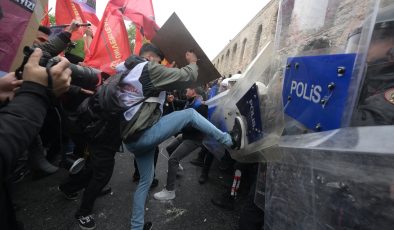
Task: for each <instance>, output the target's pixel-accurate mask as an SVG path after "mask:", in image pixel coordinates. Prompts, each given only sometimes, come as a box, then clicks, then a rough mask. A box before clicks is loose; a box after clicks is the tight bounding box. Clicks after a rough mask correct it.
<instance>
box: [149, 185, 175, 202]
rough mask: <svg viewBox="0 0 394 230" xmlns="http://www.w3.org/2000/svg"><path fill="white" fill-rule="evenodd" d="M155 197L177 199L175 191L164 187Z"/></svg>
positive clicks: (158, 198)
mask: <svg viewBox="0 0 394 230" xmlns="http://www.w3.org/2000/svg"><path fill="white" fill-rule="evenodd" d="M153 197H154V198H155V199H156V200H173V199H175V191H168V190H167V189H165V188H164V189H163V190H161V192H158V193H155V194H154V195H153Z"/></svg>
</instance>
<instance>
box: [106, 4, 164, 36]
mask: <svg viewBox="0 0 394 230" xmlns="http://www.w3.org/2000/svg"><path fill="white" fill-rule="evenodd" d="M109 4H112V5H114V6H116V7H119V8H122V13H123V15H124V16H125V17H127V18H128V19H129V20H131V21H132V22H133V23H134V25H135V26H136V28H137V29H139V30H140V32H141V33H142V34H143V36H145V37H146V38H147V39H148V40H151V39H152V38H153V37H154V36H155V34H156V31H157V30H158V29H159V26H158V25H157V24H156V22H155V13H154V11H153V5H152V0H110V2H109Z"/></svg>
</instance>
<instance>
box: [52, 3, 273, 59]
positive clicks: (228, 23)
mask: <svg viewBox="0 0 394 230" xmlns="http://www.w3.org/2000/svg"><path fill="white" fill-rule="evenodd" d="M55 2H56V1H55V0H49V7H50V8H51V7H52V8H53V9H55ZM96 2H97V6H96V8H97V16H98V18H99V19H101V16H102V14H103V11H104V8H105V6H106V5H107V3H108V0H97V1H96ZM152 2H153V8H154V11H155V17H156V23H157V24H158V25H159V26H162V25H163V24H164V23H165V21H166V20H167V19H168V18H169V17H170V16H171V14H172V13H173V12H176V14H177V15H178V16H179V18H180V19H181V20H182V22H183V24H185V26H186V28H187V29H188V30H189V31H190V33H191V34H192V35H193V37H194V39H195V40H196V41H197V43H198V44H199V45H200V46H201V48H202V49H203V50H204V51H205V53H206V54H207V56H208V57H209V58H210V59H211V60H212V59H214V58H215V57H216V55H218V54H219V52H220V51H221V50H222V49H223V48H224V47H225V46H226V45H227V43H228V42H229V41H230V40H231V39H232V38H234V37H235V36H236V35H237V34H238V32H240V31H241V30H242V29H243V28H244V27H245V26H246V25H247V23H248V22H249V21H250V20H251V19H252V18H253V17H254V16H256V14H257V13H258V12H259V11H260V10H261V9H262V8H263V7H264V6H265V5H266V4H267V2H269V0H242V1H239V0H197V1H190V0H165V1H164V0H152Z"/></svg>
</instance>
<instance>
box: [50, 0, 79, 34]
mask: <svg viewBox="0 0 394 230" xmlns="http://www.w3.org/2000/svg"><path fill="white" fill-rule="evenodd" d="M55 16H56V24H57V25H64V24H70V23H71V21H72V20H74V19H75V20H79V21H80V22H82V23H86V19H85V17H84V15H83V14H82V10H81V7H80V6H79V5H78V4H75V3H74V2H73V1H72V0H57V1H56V15H55ZM84 30H85V28H83V27H80V28H79V29H78V30H77V31H75V32H74V33H73V34H72V37H71V40H78V39H81V38H82V37H83V34H84Z"/></svg>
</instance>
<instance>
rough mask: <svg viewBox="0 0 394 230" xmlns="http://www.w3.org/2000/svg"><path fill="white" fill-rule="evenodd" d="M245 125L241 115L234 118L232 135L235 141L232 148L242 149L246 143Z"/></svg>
mask: <svg viewBox="0 0 394 230" xmlns="http://www.w3.org/2000/svg"><path fill="white" fill-rule="evenodd" d="M244 130H245V126H244V122H243V121H242V118H241V117H236V118H235V120H234V126H233V130H231V132H230V135H231V139H232V141H233V145H232V146H231V148H232V149H237V150H238V149H242V148H243V147H244V145H245V143H244V138H243V134H244Z"/></svg>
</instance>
